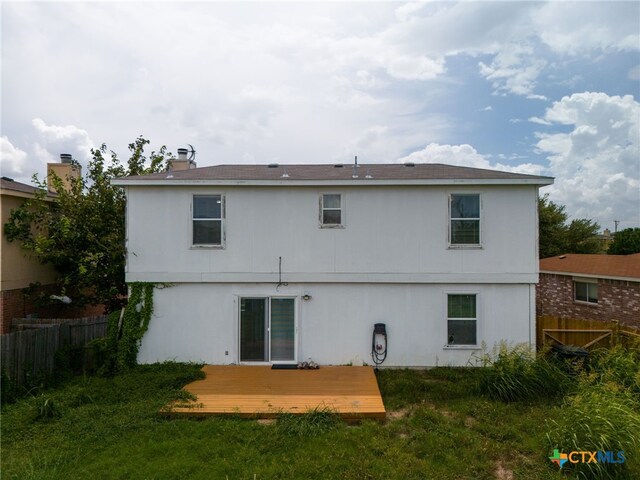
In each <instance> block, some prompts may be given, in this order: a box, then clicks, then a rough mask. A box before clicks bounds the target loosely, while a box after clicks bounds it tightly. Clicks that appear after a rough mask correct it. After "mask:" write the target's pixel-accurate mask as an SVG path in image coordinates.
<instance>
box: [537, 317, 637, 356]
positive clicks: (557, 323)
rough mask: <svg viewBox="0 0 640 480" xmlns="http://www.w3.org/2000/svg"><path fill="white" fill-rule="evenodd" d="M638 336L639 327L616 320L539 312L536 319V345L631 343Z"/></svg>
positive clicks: (585, 345) (592, 345)
mask: <svg viewBox="0 0 640 480" xmlns="http://www.w3.org/2000/svg"><path fill="white" fill-rule="evenodd" d="M633 339H640V330H639V329H636V328H633V327H627V326H621V325H619V324H618V322H616V321H610V322H604V321H597V320H582V319H579V318H566V317H553V316H546V315H541V316H539V317H537V322H536V343H537V345H538V347H539V348H542V347H543V346H545V345H553V344H557V343H561V344H564V345H578V346H581V347H585V348H591V347H594V348H596V347H607V346H611V345H612V344H613V343H615V342H622V343H629V344H630V343H631V342H633V341H634V340H633Z"/></svg>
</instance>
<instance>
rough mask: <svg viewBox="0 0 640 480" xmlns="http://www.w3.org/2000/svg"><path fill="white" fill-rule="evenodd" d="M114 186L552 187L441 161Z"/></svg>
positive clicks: (213, 172)
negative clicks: (468, 185)
mask: <svg viewBox="0 0 640 480" xmlns="http://www.w3.org/2000/svg"><path fill="white" fill-rule="evenodd" d="M113 183H114V185H122V186H124V185H169V184H170V185H192V184H202V185H273V186H284V185H363V184H366V185H411V184H415V185H425V184H426V185H429V184H452V183H465V184H531V185H550V184H552V183H553V178H551V177H543V176H536V175H526V174H520V173H512V172H501V171H498V170H486V169H479V168H471V167H459V166H452V165H444V164H434V163H424V164H409V165H406V164H399V163H394V164H360V165H358V167H357V169H356V167H355V166H354V165H342V167H339V168H336V166H335V165H334V164H279V165H277V164H272V165H216V166H210V167H201V168H194V169H189V170H178V171H169V172H162V173H154V174H150V175H141V176H132V177H123V178H118V179H115V180H114V181H113Z"/></svg>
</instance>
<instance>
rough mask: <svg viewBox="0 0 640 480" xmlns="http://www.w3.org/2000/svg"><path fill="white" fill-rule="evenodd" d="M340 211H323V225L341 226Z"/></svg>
mask: <svg viewBox="0 0 640 480" xmlns="http://www.w3.org/2000/svg"><path fill="white" fill-rule="evenodd" d="M341 217H342V215H341V211H340V210H323V211H322V224H323V225H340V221H341Z"/></svg>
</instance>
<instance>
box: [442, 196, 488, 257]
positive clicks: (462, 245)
mask: <svg viewBox="0 0 640 480" xmlns="http://www.w3.org/2000/svg"><path fill="white" fill-rule="evenodd" d="M472 195H474V196H477V197H478V204H479V205H478V217H474V218H457V217H456V218H453V217H451V205H452V201H453V197H454V196H467V197H469V196H472ZM447 218H448V226H447V231H448V238H447V241H448V244H449V248H482V240H483V238H482V237H483V235H482V232H483V228H482V222H483V219H482V194H481V193H480V192H451V193H449V195H448V201H447ZM454 220H477V221H478V243H453V241H452V240H453V238H452V237H453V233H452V229H451V223H452V222H453V221H454Z"/></svg>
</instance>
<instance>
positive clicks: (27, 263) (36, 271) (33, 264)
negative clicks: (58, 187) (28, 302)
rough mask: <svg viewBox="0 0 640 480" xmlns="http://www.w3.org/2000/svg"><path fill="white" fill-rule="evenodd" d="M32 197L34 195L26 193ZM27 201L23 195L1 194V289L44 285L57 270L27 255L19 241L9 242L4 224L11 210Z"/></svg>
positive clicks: (52, 278) (52, 277) (50, 281)
mask: <svg viewBox="0 0 640 480" xmlns="http://www.w3.org/2000/svg"><path fill="white" fill-rule="evenodd" d="M26 197H27V198H31V197H32V195H26ZM24 201H25V198H24V197H21V196H12V195H11V196H10V195H6V194H3V195H1V196H0V204H2V206H1V211H2V218H1V219H0V221H1V223H0V236H1V237H2V240H1V245H2V250H1V251H0V257H1V259H2V261H1V262H0V264H1V266H0V290H13V289H17V288H25V287H28V286H29V285H30V284H31V283H36V282H40V283H41V284H42V285H46V284H49V283H52V282H53V281H54V279H55V272H54V270H53V268H52V267H50V266H48V265H42V264H41V263H40V262H38V261H37V260H34V259H32V258H28V257H25V255H24V253H25V252H24V250H22V248H21V247H20V243H19V242H9V241H8V240H7V239H6V237H5V235H4V224H5V223H6V222H7V220H8V219H9V215H10V214H11V210H13V209H14V208H18V207H19V206H20V205H21V204H22V203H23V202H24Z"/></svg>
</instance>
